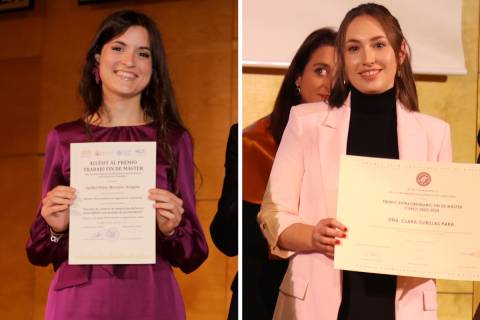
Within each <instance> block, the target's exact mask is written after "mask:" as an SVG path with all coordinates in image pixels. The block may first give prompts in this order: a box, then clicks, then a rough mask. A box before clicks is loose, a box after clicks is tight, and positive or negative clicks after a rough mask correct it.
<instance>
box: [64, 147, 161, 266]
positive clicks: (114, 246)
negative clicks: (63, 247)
mask: <svg viewBox="0 0 480 320" xmlns="http://www.w3.org/2000/svg"><path fill="white" fill-rule="evenodd" d="M155 178H156V142H154V141H152V142H94V143H72V144H70V186H71V187H73V188H75V189H76V199H75V200H74V203H73V205H72V206H71V207H70V226H69V248H68V263H69V264H143V263H145V264H147V263H155V230H156V220H155V208H153V205H152V204H153V202H152V200H149V199H148V190H149V189H151V188H155Z"/></svg>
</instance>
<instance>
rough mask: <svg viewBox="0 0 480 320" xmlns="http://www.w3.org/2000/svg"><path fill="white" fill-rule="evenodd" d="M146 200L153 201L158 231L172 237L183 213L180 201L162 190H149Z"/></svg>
mask: <svg viewBox="0 0 480 320" xmlns="http://www.w3.org/2000/svg"><path fill="white" fill-rule="evenodd" d="M148 198H149V199H150V200H155V203H154V205H153V207H154V208H155V212H156V216H157V225H158V229H160V231H161V232H162V233H163V234H164V235H165V236H171V235H173V234H174V233H175V228H176V227H177V226H178V225H179V224H180V221H181V220H182V214H183V212H184V211H185V210H183V201H182V199H180V198H179V197H177V196H176V195H174V194H173V193H171V192H170V191H167V190H164V189H150V190H149V196H148Z"/></svg>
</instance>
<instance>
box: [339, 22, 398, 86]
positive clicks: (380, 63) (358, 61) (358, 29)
mask: <svg viewBox="0 0 480 320" xmlns="http://www.w3.org/2000/svg"><path fill="white" fill-rule="evenodd" d="M343 54H344V60H345V73H346V77H347V79H348V81H349V82H350V83H351V85H352V86H353V87H355V88H356V89H357V90H358V91H360V92H362V93H366V94H378V93H383V92H385V91H387V90H389V89H391V88H392V87H393V85H394V82H395V75H396V73H397V57H396V55H395V52H394V50H393V48H392V46H391V44H390V42H389V40H388V38H387V35H386V34H385V31H384V30H383V28H382V26H381V25H380V23H379V22H378V21H377V20H376V19H375V18H373V17H371V16H368V15H362V16H358V17H357V18H355V19H354V20H353V21H352V22H351V23H350V25H349V26H348V28H347V32H346V37H345V51H344V53H343ZM400 56H401V55H400ZM400 60H401V61H402V60H403V59H400Z"/></svg>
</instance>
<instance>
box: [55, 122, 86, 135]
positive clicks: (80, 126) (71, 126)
mask: <svg viewBox="0 0 480 320" xmlns="http://www.w3.org/2000/svg"><path fill="white" fill-rule="evenodd" d="M83 131H85V122H84V121H83V120H82V119H77V120H74V121H69V122H64V123H61V124H59V125H57V126H55V127H54V128H53V129H52V132H56V133H57V134H58V135H60V136H63V135H67V134H70V133H77V132H83Z"/></svg>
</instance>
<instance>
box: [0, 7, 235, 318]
mask: <svg viewBox="0 0 480 320" xmlns="http://www.w3.org/2000/svg"><path fill="white" fill-rule="evenodd" d="M35 2H36V3H35V5H36V7H35V8H34V10H32V11H26V12H15V13H6V14H2V15H1V17H0V34H1V35H2V50H0V70H1V71H0V88H1V89H0V101H2V107H3V110H4V111H3V112H4V121H3V124H2V126H0V181H2V183H1V184H0V201H2V203H3V208H2V211H1V212H0V229H1V230H3V232H1V233H0V249H1V250H2V253H3V258H2V259H1V262H0V272H1V274H2V275H4V277H3V280H2V286H1V287H0V318H1V319H43V312H44V307H45V301H46V294H47V289H48V285H49V281H50V278H51V276H52V270H51V267H47V268H40V267H33V266H32V265H30V264H29V262H28V261H27V259H26V255H25V249H24V247H25V241H26V238H27V234H28V229H29V227H30V224H31V223H32V221H33V218H34V215H35V213H36V209H37V206H38V203H39V200H40V181H41V171H42V168H43V154H42V153H43V149H44V142H45V138H46V134H47V132H48V131H49V130H51V129H52V128H53V127H54V126H55V125H56V124H58V123H61V122H65V121H69V120H74V119H76V118H78V117H79V116H80V112H81V103H80V99H79V98H78V95H77V84H78V80H79V77H80V70H81V68H82V63H83V59H84V55H85V53H86V49H87V48H88V46H89V43H90V40H91V38H92V37H93V34H94V32H95V29H96V28H97V26H98V25H99V23H100V21H101V20H102V19H103V18H104V17H105V16H106V15H108V14H109V13H111V12H113V11H115V10H118V9H123V8H131V9H136V10H141V11H144V12H145V13H147V14H148V15H150V16H151V17H152V18H154V19H155V20H156V22H157V23H158V25H159V27H160V30H161V32H162V34H163V39H164V43H165V47H166V51H167V57H168V62H169V69H170V73H171V76H172V80H173V83H174V88H175V92H176V96H177V100H178V104H179V107H180V110H181V114H182V116H183V118H184V121H185V123H186V125H187V127H189V128H190V129H191V132H192V134H193V137H194V140H195V161H196V164H197V165H198V167H199V169H200V172H201V174H202V176H203V185H202V186H199V187H197V200H198V205H197V209H198V215H199V216H200V220H201V223H202V225H203V228H204V231H205V233H206V234H207V236H208V241H209V246H210V256H209V258H208V260H207V261H206V262H205V263H204V264H203V265H202V266H201V267H200V269H199V270H197V271H196V272H194V273H193V274H190V275H182V274H181V272H177V273H176V274H177V278H178V279H179V282H180V284H181V287H182V291H183V295H184V299H185V302H186V306H187V314H188V318H189V319H208V320H210V319H225V318H226V314H227V311H228V306H229V301H230V282H231V280H232V278H233V276H234V274H235V272H236V259H232V258H226V257H225V256H223V255H222V254H221V253H220V252H219V251H218V250H217V249H216V248H215V247H214V245H213V244H212V242H211V238H210V235H209V231H208V227H209V224H210V221H211V220H212V218H213V214H214V213H215V210H216V203H217V200H218V197H219V194H220V191H221V183H222V179H223V164H224V155H225V145H226V141H227V135H228V130H229V127H230V125H231V124H233V123H234V122H236V117H237V111H236V110H237V105H236V101H237V92H236V86H237V72H236V70H237V67H236V66H237V64H236V57H237V52H236V50H237V38H236V32H237V28H236V15H237V12H236V10H237V4H236V1H235V0H227V1H225V0H205V1H195V0H183V1H161V0H157V1H153V0H143V1H141V0H139V1H116V2H111V3H105V4H99V5H87V6H78V5H77V4H76V2H77V1H73V0H72V1H58V0H43V1H35ZM12 299H15V300H12Z"/></svg>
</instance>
